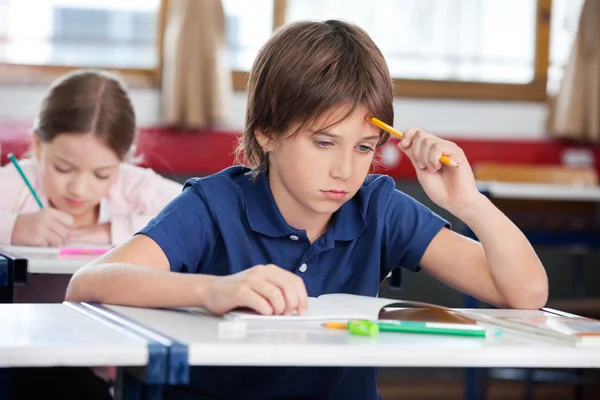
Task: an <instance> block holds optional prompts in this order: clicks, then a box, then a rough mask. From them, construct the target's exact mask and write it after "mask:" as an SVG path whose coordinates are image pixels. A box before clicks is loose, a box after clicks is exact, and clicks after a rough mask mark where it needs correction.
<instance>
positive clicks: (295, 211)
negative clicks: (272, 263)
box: [269, 174, 331, 243]
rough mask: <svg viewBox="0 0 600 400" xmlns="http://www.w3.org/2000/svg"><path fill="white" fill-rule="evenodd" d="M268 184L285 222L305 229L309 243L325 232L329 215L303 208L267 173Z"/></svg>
mask: <svg viewBox="0 0 600 400" xmlns="http://www.w3.org/2000/svg"><path fill="white" fill-rule="evenodd" d="M269 186H270V187H271V193H272V194H273V199H274V200H275V204H276V205H277V208H278V209H279V212H280V213H281V215H282V216H283V219H284V220H285V222H287V223H288V225H290V226H293V227H294V228H296V229H302V230H304V231H306V236H308V240H309V241H310V243H313V242H314V241H315V240H317V239H318V238H319V237H320V236H321V235H323V234H324V233H325V232H327V227H328V226H329V221H330V220H331V215H327V214H321V213H316V212H314V211H311V210H307V209H306V208H303V207H302V206H301V205H300V204H298V202H296V201H295V200H294V199H293V198H292V197H291V196H290V194H289V193H288V192H287V191H286V190H285V189H283V188H282V187H281V186H282V185H280V184H278V183H274V182H273V178H272V176H271V174H269Z"/></svg>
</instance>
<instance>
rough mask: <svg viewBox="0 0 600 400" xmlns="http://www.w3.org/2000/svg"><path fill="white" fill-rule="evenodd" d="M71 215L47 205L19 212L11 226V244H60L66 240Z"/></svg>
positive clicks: (71, 223) (71, 222)
mask: <svg viewBox="0 0 600 400" xmlns="http://www.w3.org/2000/svg"><path fill="white" fill-rule="evenodd" d="M72 225H73V217H72V216H70V215H69V214H67V213H65V212H62V211H59V210H57V209H55V208H51V207H47V208H44V209H42V210H40V211H36V212H33V213H27V214H25V213H24V214H20V215H19V216H18V217H17V221H16V222H15V227H14V228H13V232H12V238H11V244H13V245H20V246H62V245H63V244H65V242H66V238H67V235H68V234H69V229H70V228H71V226H72Z"/></svg>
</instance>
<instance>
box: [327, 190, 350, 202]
mask: <svg viewBox="0 0 600 400" xmlns="http://www.w3.org/2000/svg"><path fill="white" fill-rule="evenodd" d="M321 192H322V193H323V194H324V195H325V197H327V198H328V199H331V200H342V199H343V198H344V197H346V195H347V194H348V192H346V191H345V190H335V189H334V190H321Z"/></svg>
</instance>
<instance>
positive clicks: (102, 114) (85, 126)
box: [34, 70, 136, 160]
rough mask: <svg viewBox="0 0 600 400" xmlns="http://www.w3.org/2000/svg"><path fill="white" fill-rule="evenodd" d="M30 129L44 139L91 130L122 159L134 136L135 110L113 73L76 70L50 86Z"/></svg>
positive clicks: (128, 149)
mask: <svg viewBox="0 0 600 400" xmlns="http://www.w3.org/2000/svg"><path fill="white" fill-rule="evenodd" d="M34 130H35V133H36V134H37V136H38V137H39V139H40V140H41V141H42V142H46V143H48V142H51V141H52V140H54V138H55V137H56V136H58V135H61V134H90V133H91V134H94V135H96V136H98V137H100V138H102V139H103V140H104V141H105V142H106V144H107V145H108V147H110V148H111V149H112V150H113V151H114V152H115V153H116V154H117V155H118V156H119V158H121V160H124V159H125V158H126V157H127V155H128V152H129V151H130V149H131V146H132V144H133V141H134V139H135V133H136V123H135V112H134V109H133V105H132V104H131V100H130V98H129V95H128V93H127V89H126V87H125V85H124V84H123V82H122V81H121V80H120V79H119V78H118V77H117V76H116V75H114V74H112V73H109V72H107V71H103V70H76V71H73V72H70V73H68V74H66V75H64V76H62V77H61V78H59V79H58V80H56V81H55V82H54V83H53V84H52V85H51V86H50V89H49V90H48V93H47V94H46V96H45V97H44V99H43V101H42V106H41V109H40V112H39V116H38V119H37V122H36V126H35V127H34Z"/></svg>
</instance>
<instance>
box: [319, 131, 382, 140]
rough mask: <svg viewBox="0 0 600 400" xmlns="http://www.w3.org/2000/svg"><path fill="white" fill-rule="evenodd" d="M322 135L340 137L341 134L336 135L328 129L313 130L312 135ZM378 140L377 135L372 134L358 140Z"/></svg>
mask: <svg viewBox="0 0 600 400" xmlns="http://www.w3.org/2000/svg"><path fill="white" fill-rule="evenodd" d="M317 134H318V135H323V136H329V137H330V138H339V137H342V136H341V135H336V134H334V133H331V132H328V131H320V130H315V131H313V135H317ZM375 139H377V140H379V135H373V136H366V137H362V138H360V140H375Z"/></svg>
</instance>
